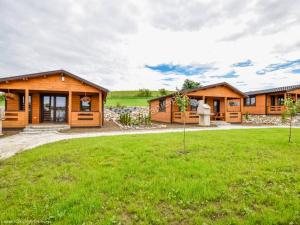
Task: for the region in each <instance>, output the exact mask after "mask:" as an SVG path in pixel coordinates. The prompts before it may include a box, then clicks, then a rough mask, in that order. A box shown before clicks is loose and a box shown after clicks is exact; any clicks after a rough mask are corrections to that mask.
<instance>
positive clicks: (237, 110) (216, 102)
mask: <svg viewBox="0 0 300 225" xmlns="http://www.w3.org/2000/svg"><path fill="white" fill-rule="evenodd" d="M188 97H189V99H190V100H192V99H195V100H197V101H198V100H204V102H205V103H206V104H208V105H209V106H210V109H211V116H210V117H211V118H210V119H211V121H225V122H228V123H241V122H242V107H243V99H242V98H237V97H217V96H188ZM172 109H173V110H172V122H175V123H184V122H185V123H187V124H196V123H199V115H197V107H195V106H192V105H191V104H189V105H188V108H187V111H186V112H185V113H183V112H180V111H179V108H178V106H177V105H176V103H175V102H174V103H173V106H172Z"/></svg>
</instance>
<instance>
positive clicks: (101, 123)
mask: <svg viewBox="0 0 300 225" xmlns="http://www.w3.org/2000/svg"><path fill="white" fill-rule="evenodd" d="M102 110H103V109H102V92H99V126H100V127H102V126H103V119H102V118H103V115H102Z"/></svg>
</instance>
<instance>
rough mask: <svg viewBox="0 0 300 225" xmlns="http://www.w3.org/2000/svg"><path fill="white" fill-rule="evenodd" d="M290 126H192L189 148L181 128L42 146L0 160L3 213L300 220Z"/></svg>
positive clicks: (41, 220) (103, 219)
mask: <svg viewBox="0 0 300 225" xmlns="http://www.w3.org/2000/svg"><path fill="white" fill-rule="evenodd" d="M287 133H288V130H287V129H249V130H226V131H202V132H188V133H187V150H188V153H187V154H182V151H180V150H182V133H165V134H147V135H123V136H112V137H94V138H86V139H84V138H81V139H73V140H64V141H60V142H57V143H53V144H47V145H43V146H40V147H38V148H35V149H33V150H29V151H25V152H22V153H20V154H17V155H16V156H14V157H12V158H10V159H7V160H0V177H1V179H0V221H3V224H51V225H52V224H62V225H63V224H103V225H109V224H157V225H164V224H166V225H167V224H178V225H179V224H199V225H200V224H201V225H203V224H218V225H222V224H224V225H227V224H236V225H238V224H241V225H242V224H243V225H244V224H246V225H250V224H251V225H254V224H265V225H268V224H269V225H271V224H281V225H283V224H294V225H296V224H300V214H299V209H300V201H299V192H300V173H299V171H300V154H299V149H300V132H295V136H294V142H293V143H291V144H288V143H287ZM237 137H238V138H237ZM249 140H251V141H249ZM4 221H5V222H6V223H4ZM36 221H38V222H36ZM34 222H36V223H34ZM0 224H2V223H1V222H0Z"/></svg>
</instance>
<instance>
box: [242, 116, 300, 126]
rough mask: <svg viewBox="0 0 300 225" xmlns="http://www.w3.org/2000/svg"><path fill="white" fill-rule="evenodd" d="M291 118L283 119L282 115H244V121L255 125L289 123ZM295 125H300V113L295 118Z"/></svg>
mask: <svg viewBox="0 0 300 225" xmlns="http://www.w3.org/2000/svg"><path fill="white" fill-rule="evenodd" d="M289 122H290V120H289V119H287V120H286V121H285V122H283V121H282V117H281V115H248V118H246V116H245V115H244V116H243V123H245V124H253V125H277V126H280V125H289ZM293 125H295V126H300V115H297V116H296V117H295V118H294V119H293Z"/></svg>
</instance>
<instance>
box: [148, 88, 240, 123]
mask: <svg viewBox="0 0 300 225" xmlns="http://www.w3.org/2000/svg"><path fill="white" fill-rule="evenodd" d="M187 96H188V97H189V98H190V99H199V100H200V99H205V100H206V103H207V104H208V105H209V106H210V107H211V112H212V113H213V112H214V100H219V101H220V113H223V114H224V115H225V114H226V115H227V116H225V120H226V121H227V122H233V123H236V122H242V116H241V114H242V110H243V95H241V94H240V93H237V92H236V91H234V90H232V89H231V88H230V87H227V86H216V87H210V88H207V89H202V90H198V91H194V92H189V93H187ZM229 101H235V102H239V105H238V106H230V105H229V103H228V102H229ZM158 108H159V100H158V99H156V100H152V101H150V111H151V120H152V121H159V122H166V123H170V122H176V123H183V114H182V113H180V112H179V108H178V106H177V105H176V103H174V104H173V106H172V107H171V97H167V107H166V111H165V112H158ZM227 112H229V113H227ZM171 116H172V119H171ZM185 118H186V123H198V122H199V119H198V115H197V114H196V111H192V110H191V107H190V106H188V107H187V113H186V117H185Z"/></svg>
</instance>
